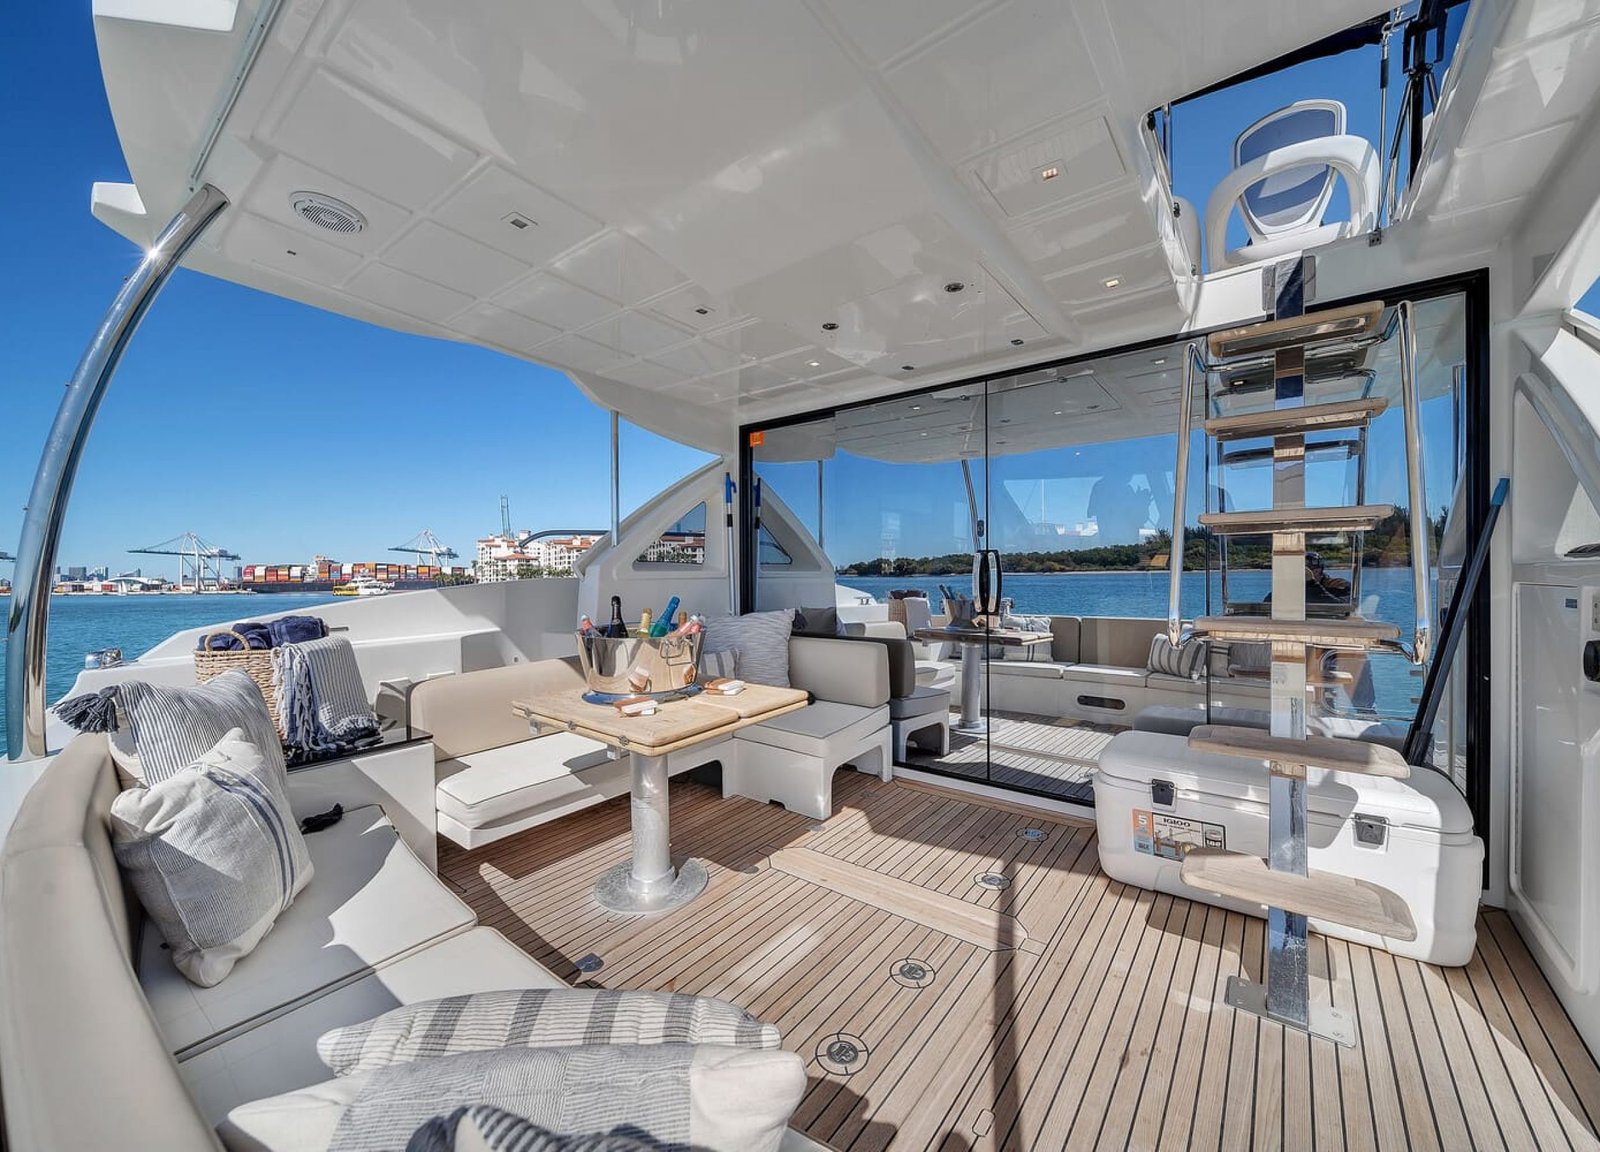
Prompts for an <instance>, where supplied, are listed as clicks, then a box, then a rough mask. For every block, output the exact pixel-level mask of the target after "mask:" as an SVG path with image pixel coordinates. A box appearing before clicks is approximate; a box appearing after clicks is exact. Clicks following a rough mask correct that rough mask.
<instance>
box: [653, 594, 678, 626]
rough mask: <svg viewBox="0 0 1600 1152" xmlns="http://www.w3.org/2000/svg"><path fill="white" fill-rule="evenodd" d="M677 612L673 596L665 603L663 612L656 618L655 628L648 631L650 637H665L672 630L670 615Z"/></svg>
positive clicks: (675, 600) (675, 598) (676, 602)
mask: <svg viewBox="0 0 1600 1152" xmlns="http://www.w3.org/2000/svg"><path fill="white" fill-rule="evenodd" d="M677 610H678V598H677V597H676V596H674V597H673V598H672V599H671V600H668V601H667V606H666V608H665V610H663V611H662V613H661V615H660V617H659V618H657V620H656V622H655V626H654V627H653V628H651V629H650V635H652V636H665V635H666V634H667V633H668V632H669V631H670V630H671V629H672V615H673V613H674V612H676V611H677Z"/></svg>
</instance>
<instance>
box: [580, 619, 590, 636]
mask: <svg viewBox="0 0 1600 1152" xmlns="http://www.w3.org/2000/svg"><path fill="white" fill-rule="evenodd" d="M578 632H579V634H580V635H583V636H593V635H594V621H593V620H591V619H589V618H588V617H587V616H584V617H582V618H581V619H580V620H579V621H578Z"/></svg>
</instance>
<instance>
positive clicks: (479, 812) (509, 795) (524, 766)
mask: <svg viewBox="0 0 1600 1152" xmlns="http://www.w3.org/2000/svg"><path fill="white" fill-rule="evenodd" d="M437 771H438V773H439V784H438V787H437V789H436V799H437V804H438V808H439V815H440V816H443V817H448V818H449V819H451V820H453V821H455V822H456V823H457V824H459V825H461V826H462V827H464V828H473V829H476V828H483V827H486V826H489V825H492V824H494V823H495V822H496V821H499V820H503V819H505V818H506V817H508V816H517V815H526V814H531V813H532V812H533V811H534V810H535V809H546V808H553V807H562V805H563V803H564V802H570V801H580V800H581V799H583V797H584V796H585V794H586V793H589V792H594V793H595V794H594V795H593V796H592V797H591V800H593V801H598V800H603V799H607V798H609V797H611V796H615V795H616V794H617V793H616V792H614V791H611V790H608V789H607V788H606V787H605V784H606V783H607V782H608V781H607V780H606V777H609V776H617V775H619V773H620V778H621V779H622V780H624V781H626V779H627V774H628V766H627V764H626V762H622V761H614V760H611V759H609V758H608V757H607V755H606V746H605V745H604V744H602V743H600V742H599V741H598V740H591V739H589V738H588V737H587V736H579V735H578V734H577V733H575V732H552V733H551V734H549V735H548V736H540V737H538V738H537V739H530V740H519V741H518V742H517V743H515V744H504V745H501V746H500V747H499V748H486V749H484V750H483V751H481V752H473V753H471V754H469V755H465V756H459V757H456V758H453V759H449V760H441V761H439V763H438V766H437ZM591 777H593V779H592V780H591V779H590V778H591ZM623 789H624V791H626V789H627V785H626V783H624V784H623Z"/></svg>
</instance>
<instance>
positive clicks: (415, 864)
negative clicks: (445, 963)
mask: <svg viewBox="0 0 1600 1152" xmlns="http://www.w3.org/2000/svg"><path fill="white" fill-rule="evenodd" d="M306 848H307V849H308V851H309V852H310V854H311V862H312V865H313V867H314V869H315V879H314V880H313V881H312V882H311V883H310V884H309V885H307V886H306V888H305V890H304V891H302V892H301V893H300V895H299V897H298V898H297V899H296V900H295V902H294V903H293V904H292V905H290V906H289V908H288V909H286V910H285V911H284V913H283V915H282V916H280V917H279V918H278V922H277V923H276V924H275V925H274V926H273V929H272V931H271V932H268V933H267V935H266V936H265V937H263V938H262V940H261V942H260V943H259V944H258V945H256V948H255V951H253V952H251V953H250V955H248V956H246V957H244V958H243V959H242V960H240V961H239V962H238V964H237V965H235V967H234V969H233V971H232V972H230V973H229V974H228V978H227V979H226V980H224V981H223V982H222V983H220V984H218V985H217V986H216V987H214V988H200V987H197V986H195V985H193V984H191V983H189V981H188V980H186V979H184V977H183V976H182V974H181V973H179V971H178V970H177V968H175V967H174V966H173V964H172V960H171V959H170V958H169V957H168V955H167V953H166V951H165V950H164V949H163V948H162V945H161V936H160V934H159V933H158V932H156V931H154V929H150V928H148V927H147V930H146V931H145V932H144V934H143V939H142V940H141V942H140V949H139V961H138V965H137V970H138V973H139V983H140V984H141V985H143V987H144V992H145V996H146V998H147V999H148V1000H149V1001H150V1009H151V1011H152V1012H153V1013H154V1015H155V1018H156V1023H157V1024H158V1025H159V1026H160V1028H161V1031H162V1034H163V1035H164V1036H165V1037H166V1040H167V1043H168V1045H169V1046H170V1047H171V1049H172V1051H173V1052H175V1053H177V1054H178V1055H179V1056H183V1055H185V1054H186V1053H187V1052H188V1051H189V1050H190V1049H193V1048H194V1047H195V1046H196V1045H199V1044H201V1043H203V1042H205V1041H208V1040H210V1039H212V1038H213V1037H217V1036H219V1035H220V1034H222V1033H224V1032H227V1031H228V1030H229V1029H231V1028H234V1027H236V1026H238V1025H240V1024H243V1023H245V1022H246V1021H251V1020H255V1019H256V1018H258V1017H262V1016H264V1015H272V1014H274V1013H276V1012H277V1011H279V1010H281V1009H285V1008H287V1007H289V1006H291V1005H294V1004H296V1003H298V1002H299V1001H301V1000H303V999H305V998H306V997H308V996H310V995H312V994H314V993H317V992H320V991H322V990H324V989H326V988H329V987H332V986H334V985H336V984H339V983H342V982H344V981H347V980H350V979H353V978H355V977H357V976H359V975H361V974H362V973H364V972H367V971H369V970H370V969H372V968H374V967H376V966H377V965H379V964H383V963H386V962H388V961H390V960H395V959H398V958H399V957H401V956H404V955H405V954H406V953H408V952H412V951H415V950H416V949H418V948H421V947H422V946H423V945H425V944H428V943H430V942H432V941H434V940H439V939H441V938H443V937H446V936H451V935H454V934H455V933H458V932H464V931H466V930H467V929H468V928H470V927H472V926H473V925H474V924H475V923H476V922H477V918H476V917H475V916H474V915H473V912H472V909H470V908H468V907H467V906H466V904H464V903H462V901H461V900H460V899H459V898H458V897H456V895H455V894H454V893H452V892H451V891H450V890H449V889H448V888H446V887H445V886H444V885H443V884H440V883H439V881H438V880H437V879H436V878H435V877H434V875H433V874H432V873H431V872H429V871H428V869H427V868H426V867H425V866H424V865H423V864H422V863H421V861H419V860H418V859H417V858H416V856H415V855H414V854H413V853H412V851H411V849H409V848H407V847H406V846H405V844H404V842H402V841H401V839H400V837H399V834H398V833H396V831H395V828H394V825H393V824H391V823H390V822H389V819H388V817H386V816H385V815H384V814H383V810H382V809H381V808H377V807H375V806H369V807H365V808H357V809H355V810H354V811H352V812H346V813H345V814H344V819H343V820H341V821H340V822H339V823H337V824H335V825H334V826H333V827H331V828H327V829H325V830H323V831H321V832H317V833H314V834H312V835H310V836H307V837H306Z"/></svg>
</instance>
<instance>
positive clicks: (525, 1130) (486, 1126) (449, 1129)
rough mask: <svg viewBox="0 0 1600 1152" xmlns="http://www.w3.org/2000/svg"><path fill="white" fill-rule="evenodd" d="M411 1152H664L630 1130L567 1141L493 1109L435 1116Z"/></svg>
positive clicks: (480, 1107) (418, 1132)
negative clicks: (632, 1133) (628, 1131)
mask: <svg viewBox="0 0 1600 1152" xmlns="http://www.w3.org/2000/svg"><path fill="white" fill-rule="evenodd" d="M406 1152H665V1149H664V1148H663V1147H662V1145H661V1144H659V1143H657V1142H656V1141H654V1140H648V1139H643V1138H640V1137H638V1136H633V1135H630V1134H629V1133H627V1132H625V1131H613V1132H595V1133H591V1134H588V1135H583V1136H563V1135H561V1134H560V1133H557V1132H551V1131H549V1130H547V1129H544V1128H541V1127H539V1125H537V1124H535V1123H534V1122H533V1121H531V1120H527V1119H524V1118H523V1117H521V1116H518V1115H515V1114H514V1113H511V1112H507V1111H505V1110H504V1109H501V1108H495V1107H493V1106H491V1105H489V1104H472V1105H468V1106H465V1107H461V1108H457V1109H456V1110H455V1111H454V1112H452V1113H450V1115H448V1116H435V1117H434V1118H433V1119H432V1120H429V1121H428V1122H427V1123H426V1124H424V1125H423V1126H422V1127H421V1128H418V1129H417V1130H416V1131H415V1132H413V1133H412V1134H411V1139H410V1140H408V1141H407V1142H406Z"/></svg>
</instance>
